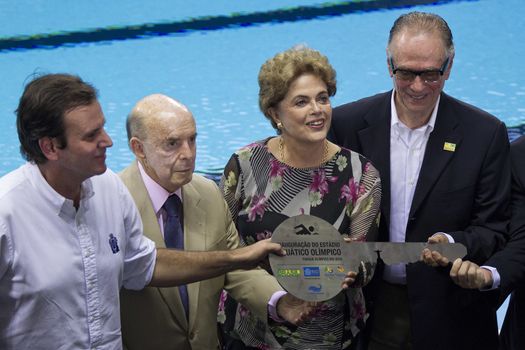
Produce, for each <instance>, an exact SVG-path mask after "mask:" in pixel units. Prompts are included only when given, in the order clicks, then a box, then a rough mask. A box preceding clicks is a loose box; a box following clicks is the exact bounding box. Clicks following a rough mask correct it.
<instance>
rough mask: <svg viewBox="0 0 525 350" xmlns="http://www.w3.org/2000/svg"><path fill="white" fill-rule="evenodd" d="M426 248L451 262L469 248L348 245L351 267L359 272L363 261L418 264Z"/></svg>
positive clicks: (457, 245)
mask: <svg viewBox="0 0 525 350" xmlns="http://www.w3.org/2000/svg"><path fill="white" fill-rule="evenodd" d="M425 248H428V249H430V250H431V251H436V252H438V253H440V254H441V255H443V256H445V257H446V258H447V259H449V260H450V261H454V260H456V259H457V258H463V257H464V256H465V255H466V254H467V248H465V246H464V245H463V244H461V243H434V244H427V243H424V242H350V243H348V244H347V256H348V259H349V260H350V262H351V263H350V266H351V267H352V268H354V271H357V270H356V269H357V268H358V267H359V264H360V263H361V261H363V262H370V263H375V262H376V261H377V258H378V257H381V259H382V260H383V262H384V263H385V264H387V265H394V264H409V263H415V262H418V261H420V260H421V252H422V251H423V249H425Z"/></svg>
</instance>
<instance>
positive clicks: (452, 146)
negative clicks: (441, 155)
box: [443, 142, 456, 152]
mask: <svg viewBox="0 0 525 350" xmlns="http://www.w3.org/2000/svg"><path fill="white" fill-rule="evenodd" d="M443 150H444V151H448V152H454V151H455V150H456V144H455V143H452V142H445V143H444V144H443Z"/></svg>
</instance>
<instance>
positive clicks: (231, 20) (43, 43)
mask: <svg viewBox="0 0 525 350" xmlns="http://www.w3.org/2000/svg"><path fill="white" fill-rule="evenodd" d="M461 1H479V0H437V1H436V0H357V1H345V2H327V3H322V4H319V5H315V6H297V7H289V8H281V9H277V10H270V11H265V12H252V13H242V12H240V13H231V14H229V15H221V16H203V17H196V18H189V19H186V20H181V21H173V22H162V23H144V24H138V25H128V26H118V27H116V26H108V27H104V28H95V29H89V30H81V31H63V32H56V33H44V34H35V35H19V36H14V37H4V38H2V37H0V52H5V51H13V50H31V49H53V48H57V47H61V46H75V45H76V44H85V43H97V42H106V41H114V40H131V39H144V38H151V37H159V36H166V35H177V34H178V35H184V34H190V33H192V32H195V31H212V30H221V29H229V28H242V27H249V26H254V25H260V24H265V23H284V22H296V21H304V20H311V19H319V18H329V17H335V16H341V15H345V14H350V13H359V12H370V11H379V10H389V9H400V8H408V7H413V6H417V5H441V4H446V3H451V2H461Z"/></svg>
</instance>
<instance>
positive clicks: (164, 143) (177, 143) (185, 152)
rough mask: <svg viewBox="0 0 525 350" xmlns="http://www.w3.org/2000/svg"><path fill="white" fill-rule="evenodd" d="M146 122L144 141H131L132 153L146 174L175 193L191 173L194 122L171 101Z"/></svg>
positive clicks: (193, 164)
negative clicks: (132, 144) (132, 142)
mask: <svg viewBox="0 0 525 350" xmlns="http://www.w3.org/2000/svg"><path fill="white" fill-rule="evenodd" d="M146 118H147V119H146V120H145V123H144V124H145V131H146V137H145V139H144V140H138V139H137V138H135V141H134V142H135V146H132V147H133V150H134V152H135V155H136V156H137V158H138V159H139V161H140V162H141V164H142V165H143V167H144V170H145V171H146V173H147V174H148V175H149V176H150V177H151V178H152V179H153V180H154V181H155V182H157V183H158V184H159V185H161V186H162V187H163V188H164V189H165V190H166V191H168V192H170V193H172V192H175V191H176V190H177V189H179V188H180V187H182V186H183V185H185V184H187V183H188V182H190V181H191V178H192V175H193V171H194V169H195V157H196V152H197V149H196V137H197V132H196V127H195V121H194V119H193V116H192V114H191V113H190V111H188V110H187V109H186V108H185V107H183V106H182V105H180V104H178V103H176V102H175V101H173V104H164V105H163V109H162V111H155V114H154V115H150V116H148V117H146ZM137 143H139V144H137ZM137 146H138V147H137Z"/></svg>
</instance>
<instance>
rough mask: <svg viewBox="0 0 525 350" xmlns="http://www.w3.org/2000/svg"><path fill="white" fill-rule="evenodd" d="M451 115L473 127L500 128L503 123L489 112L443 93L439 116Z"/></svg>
mask: <svg viewBox="0 0 525 350" xmlns="http://www.w3.org/2000/svg"><path fill="white" fill-rule="evenodd" d="M442 114H443V115H451V116H454V117H455V118H457V119H458V121H461V122H462V123H467V124H472V126H473V127H475V128H476V129H479V127H484V126H490V127H491V128H492V127H495V128H498V127H500V126H501V125H502V124H503V122H502V121H501V120H499V119H498V118H496V117H495V116H494V115H492V114H490V113H489V112H487V111H484V110H482V109H481V108H478V107H476V106H473V105H471V104H469V103H466V102H464V101H461V100H458V99H456V98H454V97H452V96H450V95H447V94H446V93H444V92H442V93H441V100H440V102H439V109H438V116H440V115H442Z"/></svg>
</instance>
